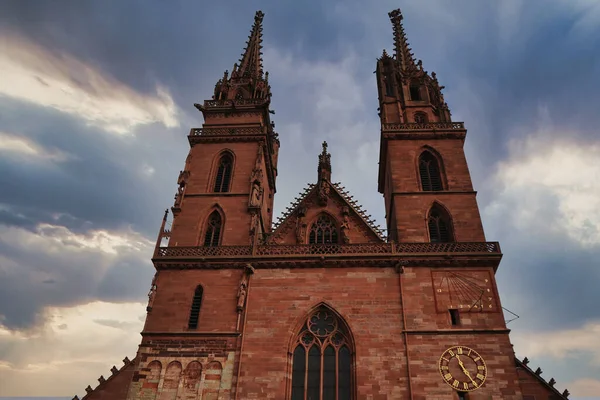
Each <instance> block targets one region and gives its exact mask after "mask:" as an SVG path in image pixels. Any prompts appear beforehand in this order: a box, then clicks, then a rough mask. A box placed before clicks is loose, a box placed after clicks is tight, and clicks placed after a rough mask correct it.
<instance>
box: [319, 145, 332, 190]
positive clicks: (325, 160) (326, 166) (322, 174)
mask: <svg viewBox="0 0 600 400" xmlns="http://www.w3.org/2000/svg"><path fill="white" fill-rule="evenodd" d="M318 172H319V182H320V181H322V180H323V179H325V180H327V181H330V180H331V154H329V153H328V152H327V142H323V151H322V152H321V154H319V170H318Z"/></svg>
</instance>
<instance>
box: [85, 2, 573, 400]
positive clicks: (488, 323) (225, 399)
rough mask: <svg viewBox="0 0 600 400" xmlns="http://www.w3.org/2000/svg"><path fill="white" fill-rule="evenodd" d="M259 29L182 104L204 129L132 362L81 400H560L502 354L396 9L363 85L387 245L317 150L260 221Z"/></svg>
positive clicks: (523, 364) (447, 122) (156, 259)
mask: <svg viewBox="0 0 600 400" xmlns="http://www.w3.org/2000/svg"><path fill="white" fill-rule="evenodd" d="M263 17H264V14H263V13H262V12H261V11H258V12H257V13H256V15H255V17H254V24H253V26H252V28H251V33H250V36H249V39H248V42H247V45H246V48H245V49H244V50H243V54H242V58H241V59H240V61H239V63H236V64H234V65H233V69H232V70H231V73H229V72H228V71H225V73H224V74H223V76H222V78H221V79H219V80H218V82H217V83H216V85H215V89H214V93H213V95H212V98H211V99H210V100H205V101H204V102H203V103H202V104H195V105H194V106H195V107H196V108H197V109H198V110H199V111H200V112H201V113H202V115H203V117H204V124H203V125H202V128H194V129H191V131H190V133H189V136H188V141H189V144H190V151H189V154H188V156H187V158H186V160H185V167H184V169H183V171H181V172H180V173H179V177H178V178H177V185H178V190H177V193H176V196H175V201H174V204H173V206H172V208H171V212H172V217H171V216H169V215H168V211H167V212H165V215H164V218H163V221H162V225H161V227H160V230H159V234H158V238H157V242H156V248H155V251H154V254H153V257H152V262H153V264H154V267H155V269H156V274H155V276H154V279H153V281H152V283H151V289H150V293H149V295H148V296H149V302H148V306H147V309H146V311H147V317H146V322H145V325H144V328H143V331H142V333H141V335H142V340H141V343H140V345H139V348H138V350H137V354H136V356H135V357H134V358H133V359H131V360H130V359H128V358H125V360H124V364H123V365H122V366H121V367H120V368H117V367H116V366H113V367H112V369H111V373H110V376H108V377H107V378H105V377H104V376H101V377H100V378H99V379H98V381H99V383H98V384H97V385H95V388H92V386H88V387H87V388H86V393H87V394H86V395H85V396H84V397H83V399H85V400H192V399H202V400H238V399H239V400H244V399H276V400H360V399H371V400H379V399H381V400H384V399H410V400H425V399H428V400H429V399H431V400H433V399H435V400H465V399H469V400H488V399H489V400H491V399H494V400H496V399H506V400H549V399H566V398H567V396H568V395H569V393H568V391H566V390H565V391H564V392H562V393H561V392H560V391H558V390H557V389H556V388H555V387H554V384H555V381H554V379H550V380H549V381H546V380H545V379H543V378H542V377H541V373H542V371H541V369H540V368H537V369H534V368H532V367H531V366H529V365H528V363H529V361H528V360H527V358H525V359H523V360H519V359H517V358H516V357H515V353H514V350H513V347H512V345H511V342H510V338H509V332H510V331H509V329H507V327H506V323H505V319H504V315H503V312H502V311H503V309H502V306H501V301H500V298H499V296H498V290H497V287H496V281H495V273H496V270H497V268H498V266H499V264H500V260H501V258H502V252H501V250H500V246H499V244H498V243H497V242H488V241H486V238H485V235H484V232H483V227H482V223H481V218H480V214H479V209H478V206H477V200H476V192H475V191H474V188H473V185H472V182H471V177H470V174H469V169H468V166H467V161H466V159H465V154H464V151H463V145H464V142H465V138H466V129H465V125H464V123H463V122H456V121H453V120H452V117H451V113H450V109H449V107H448V104H447V103H446V102H445V101H444V97H443V95H442V89H443V86H441V85H440V84H439V82H438V80H437V78H436V75H435V73H433V72H432V73H428V72H427V71H425V69H424V68H423V65H422V63H421V61H417V60H415V58H414V55H413V53H412V52H411V49H410V47H409V44H408V41H407V36H406V34H405V31H404V28H403V26H402V20H403V16H402V14H401V12H400V10H394V11H392V12H390V13H389V17H390V21H391V25H392V28H393V41H394V50H393V52H391V54H388V53H387V52H386V51H385V50H384V51H383V54H382V55H381V57H380V58H378V59H377V60H376V74H375V77H376V80H375V82H374V83H375V84H376V85H377V90H378V95H379V96H378V97H379V117H380V119H381V136H380V137H381V140H380V153H379V160H372V162H373V163H375V162H378V163H379V177H378V190H379V192H380V193H382V194H383V198H384V203H385V212H386V217H385V218H386V225H387V237H386V236H384V234H383V232H382V231H381V230H379V229H378V228H377V227H376V226H375V225H374V223H373V221H372V220H371V219H370V216H369V215H368V214H367V212H366V211H365V210H363V209H362V208H361V206H360V205H359V204H357V202H356V200H354V199H353V197H352V195H351V194H349V193H348V192H347V191H346V190H345V188H344V186H343V185H342V184H341V183H335V182H332V170H331V155H330V153H329V150H328V148H327V144H326V143H323V147H322V152H321V153H320V154H318V155H317V154H315V164H317V165H318V168H317V174H316V180H315V181H314V182H312V183H310V184H309V185H308V186H307V187H306V188H305V189H303V191H302V192H301V194H300V196H299V197H297V198H296V200H295V201H294V202H293V204H291V206H290V207H288V208H287V209H286V211H285V212H284V214H283V216H282V217H281V218H280V219H279V220H278V221H277V222H274V221H273V202H274V200H275V194H276V192H277V190H276V187H277V186H276V183H277V178H278V172H277V171H278V168H277V166H278V156H279V147H280V142H279V139H278V134H277V133H276V132H275V125H274V123H273V122H271V114H272V113H273V112H272V111H271V109H270V102H271V87H270V85H269V74H268V72H266V71H263V65H262V53H261V48H262V45H261V43H262V21H263ZM284 179H287V178H286V177H284ZM171 218H172V220H171ZM74 399H78V397H77V396H75V398H74Z"/></svg>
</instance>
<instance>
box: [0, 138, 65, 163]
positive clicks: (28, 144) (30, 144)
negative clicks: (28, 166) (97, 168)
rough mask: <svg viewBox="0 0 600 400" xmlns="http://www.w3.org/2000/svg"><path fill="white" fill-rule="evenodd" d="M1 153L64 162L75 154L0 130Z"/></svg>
mask: <svg viewBox="0 0 600 400" xmlns="http://www.w3.org/2000/svg"><path fill="white" fill-rule="evenodd" d="M0 154H4V155H6V156H16V157H19V158H21V159H24V160H29V161H52V162H64V161H67V160H70V159H73V158H74V156H73V155H71V154H67V153H65V152H63V151H61V150H58V149H47V148H44V147H43V146H41V145H39V144H38V143H36V142H34V141H33V140H31V139H29V138H26V137H22V136H18V135H11V134H8V133H5V132H1V131H0Z"/></svg>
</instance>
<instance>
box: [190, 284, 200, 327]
mask: <svg viewBox="0 0 600 400" xmlns="http://www.w3.org/2000/svg"><path fill="white" fill-rule="evenodd" d="M203 291H204V290H203V289H202V286H201V285H198V287H196V290H195V291H194V298H193V299H192V307H191V308H190V318H189V320H188V329H196V328H197V327H198V318H199V317H200V307H201V306H202V293H203Z"/></svg>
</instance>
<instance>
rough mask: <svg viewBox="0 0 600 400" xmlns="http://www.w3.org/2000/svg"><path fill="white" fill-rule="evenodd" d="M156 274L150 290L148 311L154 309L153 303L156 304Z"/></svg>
mask: <svg viewBox="0 0 600 400" xmlns="http://www.w3.org/2000/svg"><path fill="white" fill-rule="evenodd" d="M156 289H157V286H156V274H154V278H152V283H151V284H150V291H149V292H148V306H147V307H146V311H147V312H150V311H152V305H153V304H154V297H155V296H156Z"/></svg>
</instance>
